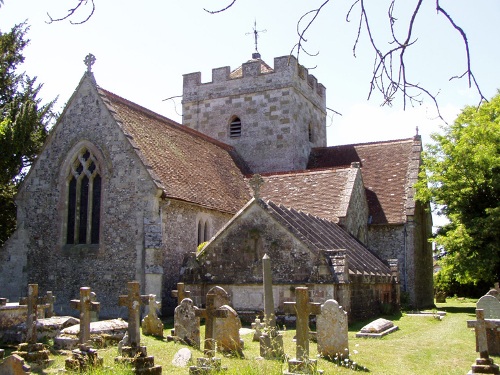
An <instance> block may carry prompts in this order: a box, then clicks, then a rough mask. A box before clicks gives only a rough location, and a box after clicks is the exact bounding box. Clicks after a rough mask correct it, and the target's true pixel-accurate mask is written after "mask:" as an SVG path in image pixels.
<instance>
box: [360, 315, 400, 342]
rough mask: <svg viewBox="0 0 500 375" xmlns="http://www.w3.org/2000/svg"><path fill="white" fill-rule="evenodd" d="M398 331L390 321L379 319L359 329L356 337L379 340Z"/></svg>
mask: <svg viewBox="0 0 500 375" xmlns="http://www.w3.org/2000/svg"><path fill="white" fill-rule="evenodd" d="M398 329H399V327H398V326H396V325H394V323H393V322H392V321H390V320H387V319H384V318H379V319H377V320H374V321H373V322H371V323H368V324H367V325H366V326H364V327H363V328H361V330H360V331H359V332H358V333H356V337H371V338H381V337H384V336H385V335H388V334H389V333H392V332H394V331H397V330H398Z"/></svg>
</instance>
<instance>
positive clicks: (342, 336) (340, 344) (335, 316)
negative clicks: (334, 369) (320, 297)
mask: <svg viewBox="0 0 500 375" xmlns="http://www.w3.org/2000/svg"><path fill="white" fill-rule="evenodd" d="M348 333H349V329H348V322H347V312H345V311H344V310H343V309H342V306H340V305H339V304H338V302H337V301H335V300H333V299H329V300H327V301H325V303H324V304H323V305H321V314H320V315H318V316H317V317H316V340H317V343H318V353H319V354H320V355H321V356H323V357H327V358H335V357H337V356H343V357H348V356H349V338H348Z"/></svg>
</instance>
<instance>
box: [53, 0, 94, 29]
mask: <svg viewBox="0 0 500 375" xmlns="http://www.w3.org/2000/svg"><path fill="white" fill-rule="evenodd" d="M89 1H90V3H91V4H92V10H91V12H90V13H89V15H88V16H87V18H85V19H84V20H83V21H80V22H73V21H72V20H69V22H70V23H71V24H73V25H81V24H82V23H85V22H87V21H88V20H89V19H90V17H92V16H93V15H94V12H95V3H94V0H77V5H76V6H75V7H74V8H71V9H69V10H68V14H66V15H65V16H64V17H61V18H52V16H51V15H50V14H49V13H47V16H49V21H48V22H47V23H49V24H50V23H52V22H58V21H64V20H68V19H70V17H72V16H73V15H74V14H75V12H76V11H77V10H78V9H79V8H80V7H81V6H82V5H83V6H85V5H87V3H88V2H89Z"/></svg>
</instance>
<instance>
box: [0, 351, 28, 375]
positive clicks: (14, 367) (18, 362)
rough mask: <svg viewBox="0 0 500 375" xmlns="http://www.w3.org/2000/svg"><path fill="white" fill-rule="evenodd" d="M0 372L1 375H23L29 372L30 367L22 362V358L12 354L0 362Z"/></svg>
mask: <svg viewBox="0 0 500 375" xmlns="http://www.w3.org/2000/svg"><path fill="white" fill-rule="evenodd" d="M0 374H2V375H25V374H31V367H30V366H29V365H27V364H25V363H24V359H23V358H22V357H20V356H18V355H16V354H12V355H10V356H8V357H7V358H5V361H3V362H0Z"/></svg>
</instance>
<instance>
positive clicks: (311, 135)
mask: <svg viewBox="0 0 500 375" xmlns="http://www.w3.org/2000/svg"><path fill="white" fill-rule="evenodd" d="M309 142H314V131H313V126H312V124H311V123H309Z"/></svg>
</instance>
